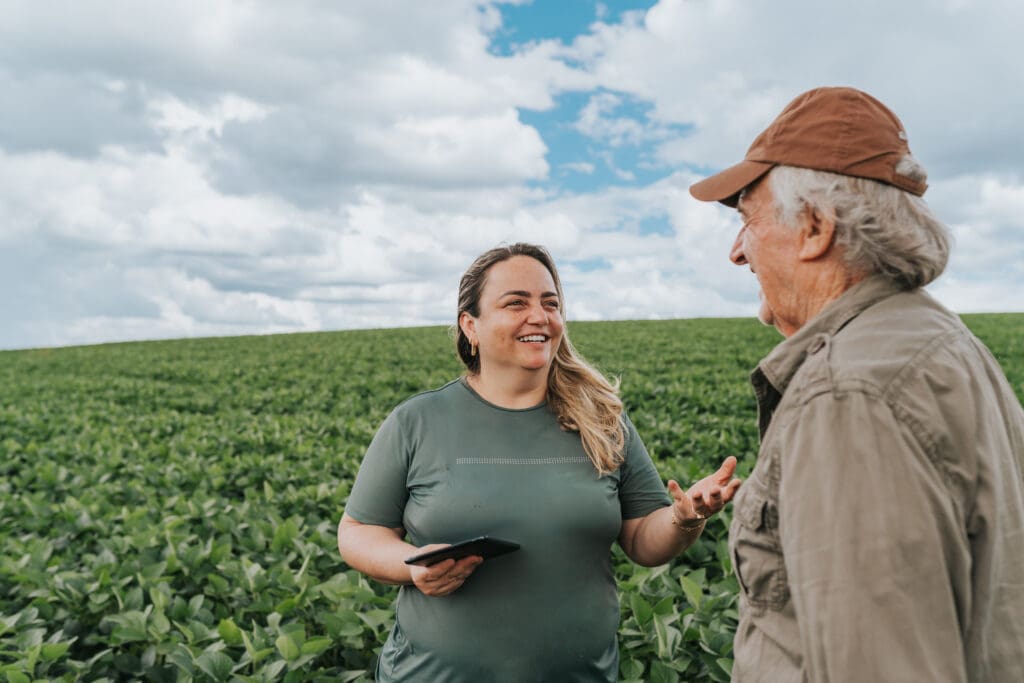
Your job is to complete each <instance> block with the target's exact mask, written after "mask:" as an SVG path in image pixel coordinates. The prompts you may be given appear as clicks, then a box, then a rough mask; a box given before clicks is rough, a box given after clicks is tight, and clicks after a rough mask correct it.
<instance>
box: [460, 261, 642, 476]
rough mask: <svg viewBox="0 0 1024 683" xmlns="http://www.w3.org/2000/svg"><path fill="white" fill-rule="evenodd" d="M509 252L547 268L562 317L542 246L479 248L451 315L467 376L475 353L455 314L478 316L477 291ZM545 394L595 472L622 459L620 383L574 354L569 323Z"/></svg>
mask: <svg viewBox="0 0 1024 683" xmlns="http://www.w3.org/2000/svg"><path fill="white" fill-rule="evenodd" d="M513 256H529V257H530V258H533V259H536V260H537V261H539V262H540V263H541V264H542V265H543V266H544V267H545V268H547V270H548V272H549V273H550V274H551V279H552V280H554V282H555V291H556V293H557V294H558V311H559V313H561V314H562V318H563V319H564V318H565V303H564V297H563V296H562V282H561V280H559V279H558V271H557V270H556V269H555V262H554V260H553V259H552V258H551V254H549V253H548V251H547V250H546V249H545V248H544V247H541V246H538V245H535V244H526V243H524V242H517V243H515V244H510V245H507V246H506V245H503V246H500V247H495V248H494V249H490V250H488V251H486V252H484V253H483V254H481V255H480V256H478V257H477V258H476V260H475V261H473V263H472V264H471V265H470V266H469V268H467V269H466V272H465V273H464V274H463V276H462V280H461V281H460V282H459V310H458V313H457V314H456V318H455V319H456V324H455V328H454V332H455V351H456V353H457V354H458V356H459V359H460V360H461V361H462V363H463V365H465V366H466V369H467V371H468V373H469V374H471V375H475V374H478V373H479V372H480V357H479V356H477V355H474V354H473V353H472V350H471V348H470V344H469V339H468V338H467V337H466V334H465V333H464V332H463V331H462V328H461V327H460V326H459V324H458V322H457V321H458V318H459V316H461V315H462V313H463V312H466V313H469V314H470V315H471V316H473V317H474V318H475V317H478V316H479V315H480V295H481V294H482V293H483V290H484V285H485V284H486V282H487V272H488V271H489V270H490V269H491V267H492V266H493V265H495V264H496V263H501V262H502V261H507V260H508V259H510V258H512V257H513ZM547 399H548V406H549V408H550V409H551V412H553V413H554V414H555V417H556V418H557V419H558V424H559V426H561V427H562V429H565V430H567V431H574V432H579V435H580V439H581V440H582V441H583V450H584V451H585V452H586V454H587V457H588V458H590V462H591V463H593V465H594V468H595V469H596V470H597V472H598V474H599V475H605V474H608V473H610V472H613V471H615V469H617V468H618V466H619V465H620V464H621V463H622V460H623V457H624V456H623V451H624V449H625V442H626V435H625V426H624V423H623V418H622V399H620V398H619V383H618V380H616V381H615V382H614V383H613V382H610V381H609V380H608V379H607V378H605V376H604V375H602V374H601V373H600V372H599V371H598V370H597V369H596V368H594V367H593V366H591V365H590V364H589V363H587V362H586V361H585V360H584V359H583V357H582V356H580V355H579V353H577V351H576V349H575V348H574V347H573V345H572V342H571V341H569V329H568V327H566V328H565V329H564V330H563V332H562V341H561V343H560V344H559V345H558V349H556V350H555V357H554V360H553V361H552V363H551V369H550V371H549V372H548V387H547Z"/></svg>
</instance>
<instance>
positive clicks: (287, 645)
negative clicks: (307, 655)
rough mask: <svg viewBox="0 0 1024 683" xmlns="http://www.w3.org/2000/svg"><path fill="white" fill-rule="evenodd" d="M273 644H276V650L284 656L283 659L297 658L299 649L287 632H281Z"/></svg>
mask: <svg viewBox="0 0 1024 683" xmlns="http://www.w3.org/2000/svg"><path fill="white" fill-rule="evenodd" d="M274 645H276V646H277V651H278V652H280V653H281V656H282V657H284V658H285V661H289V662H290V661H292V660H293V659H296V658H298V656H299V655H300V653H301V651H300V650H299V646H298V644H297V643H296V642H295V641H294V640H292V637H291V635H290V634H288V633H282V634H281V635H279V636H278V637H277V640H275V641H274Z"/></svg>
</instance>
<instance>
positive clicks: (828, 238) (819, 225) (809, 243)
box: [797, 207, 836, 261]
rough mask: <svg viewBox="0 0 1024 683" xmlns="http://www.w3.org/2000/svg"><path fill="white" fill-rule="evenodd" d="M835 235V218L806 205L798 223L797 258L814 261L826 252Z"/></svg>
mask: <svg viewBox="0 0 1024 683" xmlns="http://www.w3.org/2000/svg"><path fill="white" fill-rule="evenodd" d="M835 236H836V219H835V216H834V215H832V214H826V213H824V212H823V211H821V210H820V209H817V208H811V207H808V209H807V210H806V211H805V212H804V214H803V221H802V224H801V225H800V250H799V251H798V252H797V258H799V259H800V260H801V261H814V260H815V259H819V258H821V257H822V256H824V255H825V254H827V253H828V250H829V248H830V247H831V246H832V240H833V239H835Z"/></svg>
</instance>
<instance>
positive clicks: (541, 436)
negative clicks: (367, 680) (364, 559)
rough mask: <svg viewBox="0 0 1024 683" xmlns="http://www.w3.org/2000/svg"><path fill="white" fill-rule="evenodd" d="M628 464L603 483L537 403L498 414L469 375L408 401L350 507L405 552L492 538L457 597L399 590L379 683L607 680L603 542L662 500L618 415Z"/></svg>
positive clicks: (610, 666) (613, 670)
mask: <svg viewBox="0 0 1024 683" xmlns="http://www.w3.org/2000/svg"><path fill="white" fill-rule="evenodd" d="M625 423H626V427H627V429H626V453H625V462H624V463H623V464H622V465H621V466H620V467H619V469H618V470H616V471H615V472H613V473H611V474H609V475H606V476H604V477H600V478H599V477H598V475H597V471H596V470H595V469H594V467H593V465H592V464H591V463H590V461H589V459H588V458H587V456H586V453H585V452H584V450H583V445H582V442H581V441H580V437H579V434H578V433H575V432H567V431H563V430H562V429H561V428H560V427H559V426H558V423H557V421H556V419H555V416H554V415H553V414H552V413H551V412H550V411H549V410H548V408H547V406H546V405H545V404H541V405H539V406H535V407H533V408H527V409H524V410H510V409H505V408H500V407H498V406H495V405H493V404H490V403H488V402H486V401H485V400H484V399H482V398H481V397H480V396H479V395H477V394H476V393H475V392H474V391H473V390H472V389H471V388H470V387H469V386H468V385H467V384H466V383H465V381H464V380H455V381H453V382H450V383H448V384H446V385H445V386H443V387H441V388H440V389H437V390H434V391H429V392H426V393H423V394H419V395H417V396H414V397H413V398H411V399H409V400H407V401H405V402H404V403H402V404H401V405H400V406H398V407H397V408H395V410H394V411H393V412H392V413H391V415H389V416H388V418H387V419H386V420H385V421H384V424H383V425H382V426H381V428H380V431H378V432H377V435H376V436H375V437H374V439H373V442H372V443H371V444H370V448H369V450H368V451H367V453H366V457H365V459H364V460H363V464H362V466H361V467H360V470H359V474H358V476H357V477H356V481H355V484H354V485H353V487H352V492H351V496H350V497H349V500H348V504H347V506H346V512H347V513H348V514H349V516H350V517H352V518H353V519H355V520H357V521H359V522H362V523H364V524H378V525H381V526H387V527H392V528H397V527H404V528H405V530H406V532H407V533H408V536H409V540H410V542H411V543H413V544H414V545H417V546H421V545H426V544H428V543H452V542H456V541H461V540H465V539H468V538H473V537H476V536H483V535H489V536H495V537H497V538H503V539H507V540H510V541H515V542H517V543H519V544H520V545H521V546H522V547H521V549H520V550H518V551H516V552H513V553H511V554H508V555H503V556H501V557H496V558H493V559H491V560H488V561H485V562H484V563H483V564H482V565H480V566H479V567H478V568H477V569H476V571H475V572H474V573H473V575H472V576H470V577H469V579H468V580H467V581H466V583H464V584H463V585H462V587H460V588H459V589H458V590H457V591H456V592H454V593H452V594H450V595H447V596H443V597H428V596H425V595H423V594H422V593H420V592H419V591H418V590H417V589H416V588H415V587H413V586H403V587H402V589H401V591H400V592H399V596H398V601H397V610H396V615H395V616H396V619H395V626H394V629H393V630H392V631H391V635H390V637H389V638H388V641H387V643H386V644H385V645H384V648H383V650H382V652H381V655H380V659H379V661H378V666H377V680H380V681H431V682H441V681H467V682H470V681H471V682H472V683H482V682H485V681H510V682H515V683H524V682H527V681H588V682H589V681H598V680H608V681H615V680H616V679H617V677H618V642H617V632H618V623H619V604H618V596H617V593H616V590H615V579H614V575H613V572H612V563H611V553H610V550H611V544H612V543H613V542H614V541H615V540H616V538H617V537H618V534H619V529H620V527H621V525H622V520H623V519H633V518H637V517H643V516H644V515H646V514H648V513H649V512H652V511H654V510H656V509H658V508H660V507H663V506H665V505H667V504H669V503H670V502H671V499H670V498H669V496H668V493H667V492H666V490H665V487H664V485H663V484H662V482H661V478H660V477H659V475H658V472H657V470H655V468H654V464H653V463H652V462H651V459H650V457H649V456H648V455H647V450H646V449H645V448H644V445H643V443H642V442H641V441H640V438H639V436H638V435H637V433H636V429H635V428H634V427H633V425H632V424H631V423H630V422H629V420H628V419H627V420H626V421H625Z"/></svg>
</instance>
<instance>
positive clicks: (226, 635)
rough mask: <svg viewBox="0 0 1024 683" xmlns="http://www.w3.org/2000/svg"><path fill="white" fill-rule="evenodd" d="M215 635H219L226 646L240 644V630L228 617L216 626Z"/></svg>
mask: <svg viewBox="0 0 1024 683" xmlns="http://www.w3.org/2000/svg"><path fill="white" fill-rule="evenodd" d="M217 633H219V634H220V637H221V638H222V639H223V640H224V642H225V643H227V644H228V645H241V644H242V630H241V629H240V628H238V626H237V625H236V624H235V622H234V620H232V619H231V618H230V617H229V618H227V619H221V620H220V625H219V626H217Z"/></svg>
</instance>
